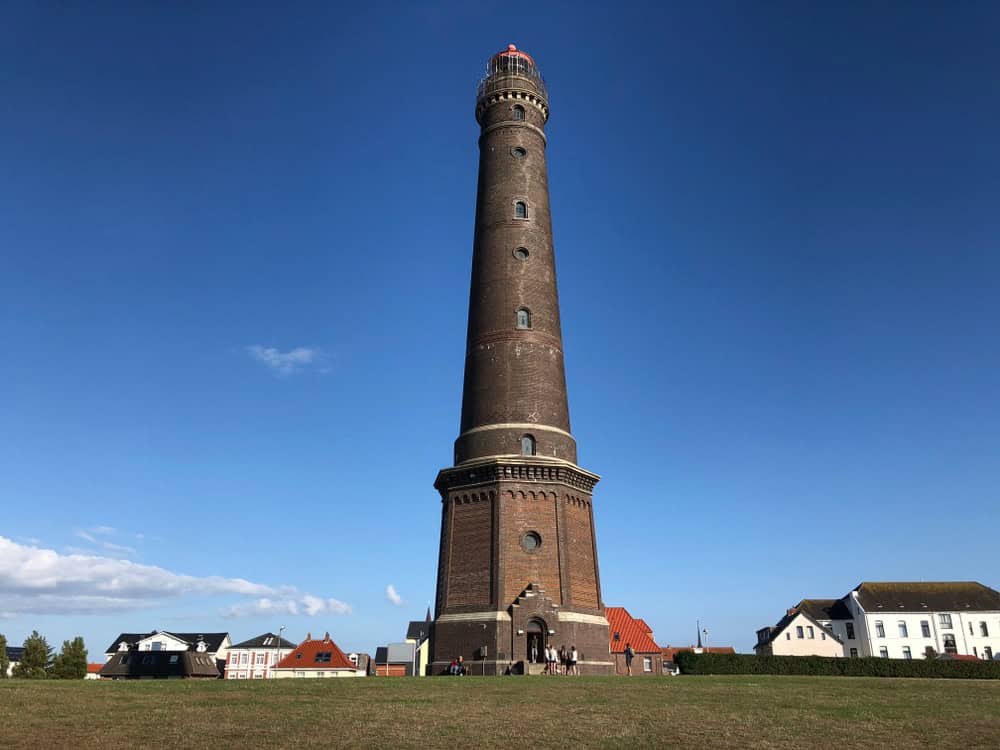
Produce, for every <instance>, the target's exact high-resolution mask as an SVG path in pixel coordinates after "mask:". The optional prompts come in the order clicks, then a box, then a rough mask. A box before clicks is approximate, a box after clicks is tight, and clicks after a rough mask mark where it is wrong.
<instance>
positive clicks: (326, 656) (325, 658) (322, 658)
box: [316, 651, 333, 663]
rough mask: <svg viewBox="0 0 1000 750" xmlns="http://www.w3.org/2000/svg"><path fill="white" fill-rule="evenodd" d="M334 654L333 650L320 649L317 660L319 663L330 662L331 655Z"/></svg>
mask: <svg viewBox="0 0 1000 750" xmlns="http://www.w3.org/2000/svg"><path fill="white" fill-rule="evenodd" d="M332 655H333V652H332V651H320V652H319V653H317V654H316V662H317V663H323V662H329V661H330V657H331V656H332Z"/></svg>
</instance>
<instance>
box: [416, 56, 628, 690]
mask: <svg viewBox="0 0 1000 750" xmlns="http://www.w3.org/2000/svg"><path fill="white" fill-rule="evenodd" d="M548 118H549V102H548V94H547V92H546V89H545V82H544V81H543V80H542V76H541V75H540V73H539V70H538V67H537V65H536V64H535V61H534V60H533V59H532V58H531V57H530V56H529V55H528V54H526V53H524V52H522V51H520V50H518V49H517V48H516V47H515V46H514V45H513V44H512V45H510V46H509V47H508V48H507V49H505V50H503V51H501V52H499V53H497V54H496V55H494V56H493V57H492V58H490V60H489V62H488V63H487V66H486V76H485V77H484V78H483V80H482V82H481V83H480V84H479V89H478V92H477V97H476V121H477V122H478V123H479V125H480V137H479V191H478V196H477V200H476V229H475V236H474V240H473V257H472V288H471V293H470V295H469V329H468V338H467V342H466V354H465V387H464V392H463V399H462V423H461V432H460V434H459V436H458V439H457V440H456V441H455V465H454V466H453V467H451V468H448V469H444V470H442V471H441V472H440V473H439V474H438V477H437V481H436V482H435V483H434V486H435V488H436V489H437V490H438V491H440V493H441V501H442V502H441V506H442V507H441V548H440V556H439V561H438V579H437V603H436V617H435V620H434V628H433V632H434V636H433V642H432V656H431V659H432V665H431V670H432V673H434V674H438V673H441V672H443V671H445V670H446V668H447V666H448V664H449V663H450V662H451V661H452V660H453V659H455V658H457V657H458V656H462V657H464V660H465V662H466V664H467V665H468V666H469V667H470V671H472V672H473V673H474V674H480V673H485V674H501V673H504V672H506V671H508V670H511V671H514V672H528V671H539V670H540V669H541V664H540V662H541V661H542V660H543V658H544V652H543V649H544V647H545V646H546V645H547V644H552V645H555V646H557V647H559V646H566V648H567V649H569V648H570V647H571V646H574V645H575V646H576V648H577V651H578V652H579V654H580V663H579V667H580V672H581V673H583V674H611V673H612V664H611V660H610V658H609V649H608V621H607V620H606V619H605V616H604V602H603V600H602V599H601V584H600V577H599V575H598V569H597V545H596V540H595V535H594V515H593V511H592V508H591V494H592V492H593V489H594V485H595V484H597V481H598V479H599V477H598V476H597V475H596V474H592V473H590V472H589V471H586V470H585V469H581V468H580V467H579V466H577V464H576V441H575V440H574V439H573V436H572V434H570V426H569V406H568V402H567V398H566V376H565V372H564V369H563V345H562V333H561V329H560V324H559V297H558V292H557V291H556V264H555V254H554V250H553V244H552V223H551V219H550V216H549V188H548V176H547V170H546V166H545V147H546V138H545V123H546V121H547V120H548Z"/></svg>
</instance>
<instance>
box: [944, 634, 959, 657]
mask: <svg viewBox="0 0 1000 750" xmlns="http://www.w3.org/2000/svg"><path fill="white" fill-rule="evenodd" d="M941 642H942V643H944V652H945V653H946V654H957V653H958V647H957V646H956V645H955V636H954V635H953V634H952V633H945V634H944V635H942V636H941Z"/></svg>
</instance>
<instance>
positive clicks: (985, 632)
mask: <svg viewBox="0 0 1000 750" xmlns="http://www.w3.org/2000/svg"><path fill="white" fill-rule="evenodd" d="M979 635H981V636H982V637H983V638H989V637H990V629H989V628H988V627H987V626H986V623H985V622H981V623H979Z"/></svg>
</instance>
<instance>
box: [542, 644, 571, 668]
mask: <svg viewBox="0 0 1000 750" xmlns="http://www.w3.org/2000/svg"><path fill="white" fill-rule="evenodd" d="M543 650H544V651H545V672H544V674H570V675H573V674H575V675H579V674H580V668H579V667H578V666H577V662H578V661H579V659H580V654H578V653H577V650H576V646H570V647H569V649H568V650H567V648H566V647H565V646H560V647H559V648H558V649H557V648H556V647H555V646H546V647H545V648H544V649H543Z"/></svg>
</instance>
